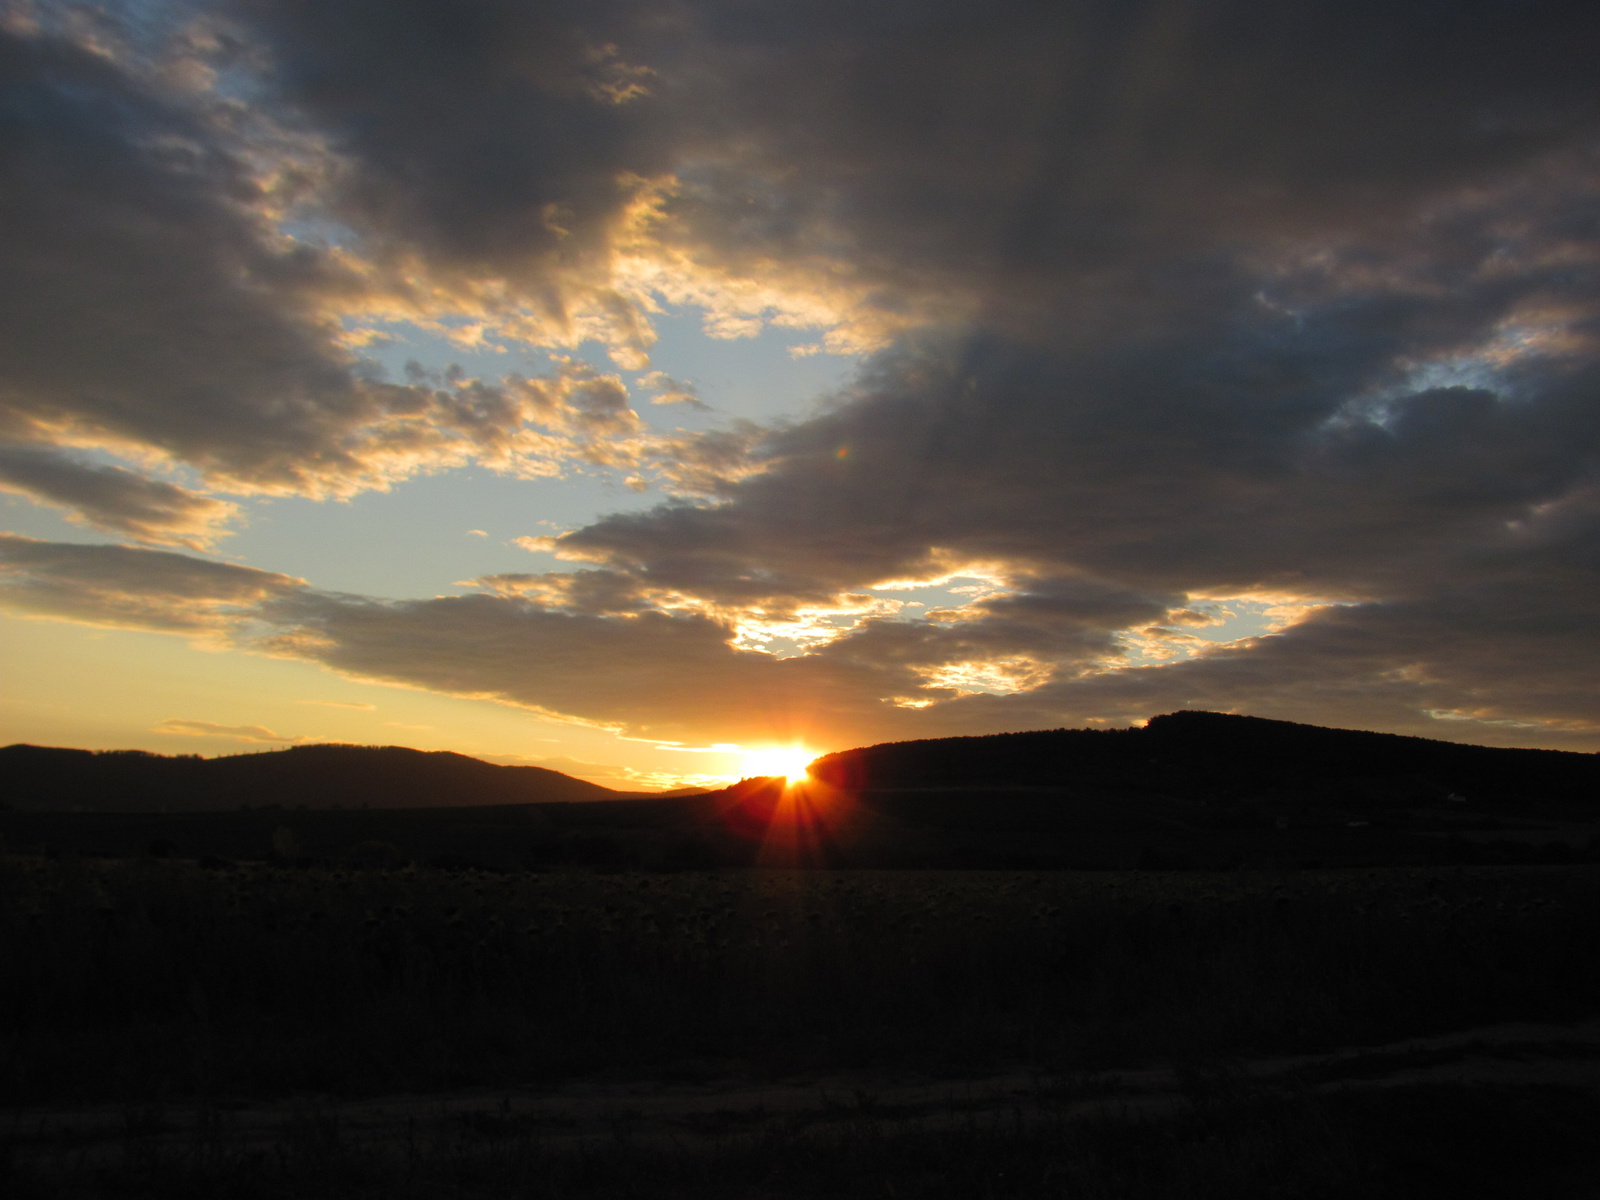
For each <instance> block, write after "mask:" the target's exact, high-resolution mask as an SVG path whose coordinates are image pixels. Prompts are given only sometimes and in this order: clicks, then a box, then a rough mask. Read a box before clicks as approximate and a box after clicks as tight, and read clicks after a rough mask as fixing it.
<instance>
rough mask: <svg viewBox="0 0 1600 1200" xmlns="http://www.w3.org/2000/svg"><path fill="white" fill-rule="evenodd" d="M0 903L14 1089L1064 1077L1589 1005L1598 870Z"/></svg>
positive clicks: (123, 877) (414, 884) (840, 879)
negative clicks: (713, 1074) (849, 1075)
mask: <svg viewBox="0 0 1600 1200" xmlns="http://www.w3.org/2000/svg"><path fill="white" fill-rule="evenodd" d="M0 896H3V904H0V958H3V960H4V961H5V962H6V963H8V964H11V965H12V967H13V969H11V970H8V971H6V972H4V973H3V974H0V1030H3V1032H4V1041H3V1044H0V1093H3V1094H4V1096H5V1098H6V1101H7V1102H8V1103H11V1104H36V1103H40V1102H44V1101H50V1102H69V1101H71V1102H81V1101H88V1100H118V1101H135V1100H149V1099H169V1098H185V1097H188V1098H193V1097H202V1096H206V1095H216V1094H221V1093H225V1092H237V1093H240V1094H247V1095H272V1094H287V1093H293V1092H298V1091H312V1092H322V1093H344V1094H349V1093H375V1092H383V1091H404V1090H427V1089H439V1088H450V1087H458V1086H465V1085H469V1084H470V1085H481V1086H500V1085H505V1084H511V1083H517V1082H527V1081H528V1080H532V1079H550V1078H560V1077H570V1076H572V1075H574V1074H579V1073H585V1072H593V1071H595V1070H601V1069H606V1070H636V1071H637V1070H645V1071H654V1070H662V1069H696V1070H698V1069H701V1067H693V1064H696V1063H699V1064H701V1065H702V1067H703V1065H704V1064H706V1063H728V1062H738V1063H740V1064H743V1067H744V1069H750V1070H755V1071H757V1072H767V1073H782V1072H788V1071H794V1070H821V1069H834V1068H851V1067H865V1066H876V1067H915V1068H917V1069H920V1070H931V1071H941V1072H957V1073H960V1072H967V1071H973V1070H987V1069H992V1068H995V1067H1002V1066H1007V1065H1017V1064H1032V1065H1033V1066H1035V1067H1048V1068H1049V1069H1052V1070H1055V1069H1069V1068H1074V1067H1083V1066H1112V1065H1135V1064H1138V1063H1142V1062H1148V1061H1156V1060H1162V1059H1167V1060H1172V1059H1178V1058H1196V1057H1198V1058H1207V1057H1216V1056H1227V1055H1239V1054H1247V1053H1265V1052H1278V1051H1288V1050H1311V1049H1318V1048H1326V1047H1332V1046H1338V1045H1342V1044H1346V1043H1352V1042H1354V1043H1364V1042H1380V1041H1384V1040H1388V1039H1392V1038H1398V1037H1403V1036H1407V1035H1412V1034H1419V1033H1433V1032H1439V1031H1442V1030H1448V1029H1454V1028H1460V1027H1464V1026H1468V1025H1472V1024H1478V1023H1484V1022H1491V1021H1502V1020H1508V1019H1513V1018H1533V1017H1550V1018H1562V1017H1576V1016H1583V1015H1588V1014H1591V1013H1593V1012H1594V1011H1595V1010H1596V1008H1597V1007H1600V1005H1597V1001H1600V959H1596V957H1595V956H1594V954H1593V953H1592V948H1593V944H1594V937H1595V933H1596V931H1597V929H1600V873H1597V872H1594V871H1591V870H1588V869H1584V868H1577V869H1561V868H1543V869H1541V868H1533V869H1494V868H1475V869H1462V870H1447V871H1426V870H1422V871H1416V870H1408V871H1393V872H1376V873H1359V874H1341V873H1336V872H1326V873H1309V872H1307V873H1296V874H1281V875H1280V874H1261V875H1257V874H1251V873H1243V874H1232V875H1210V874H1200V873H1194V874H1179V875H1174V874H1164V873H1154V872H1151V873H1129V874H1110V873H1106V874H1096V875H1079V874H1071V873H1055V874H1022V873H994V874H990V873H983V872H963V873H926V874H924V873H913V872H897V873H833V872H820V871H813V872H797V871H754V872H733V873H712V874H702V873H687V874H672V875H645V874H590V873H554V874H487V873H482V872H472V871H467V872H445V871H418V870H415V869H404V870H399V871H390V870H382V869H373V870H315V869H309V870H294V869H283V868H278V867H272V866H266V865H257V866H247V867H240V868H235V869H230V870H206V869H202V868H200V867H198V866H196V865H194V864H193V863H189V862H180V861H161V860H147V861H142V862H92V861H71V860H61V861H48V860H41V859H29V858H11V859H9V860H7V861H6V865H5V868H4V873H3V875H0ZM686 1064H688V1066H686Z"/></svg>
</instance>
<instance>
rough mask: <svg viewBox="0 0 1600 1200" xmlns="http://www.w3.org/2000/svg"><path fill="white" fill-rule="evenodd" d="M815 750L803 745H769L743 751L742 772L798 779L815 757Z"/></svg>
mask: <svg viewBox="0 0 1600 1200" xmlns="http://www.w3.org/2000/svg"><path fill="white" fill-rule="evenodd" d="M816 757H817V755H816V751H814V750H808V749H806V747H804V746H770V747H767V748H766V749H764V750H746V751H745V752H744V773H745V775H746V776H747V777H749V776H756V775H768V776H771V775H781V776H783V778H785V779H787V780H795V779H799V778H800V777H801V776H803V775H804V774H805V773H806V767H807V765H808V764H809V763H810V762H811V760H812V759H814V758H816Z"/></svg>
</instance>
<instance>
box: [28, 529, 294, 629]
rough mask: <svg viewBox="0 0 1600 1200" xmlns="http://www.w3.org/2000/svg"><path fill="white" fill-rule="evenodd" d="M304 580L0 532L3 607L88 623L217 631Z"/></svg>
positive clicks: (169, 555)
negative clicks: (264, 601) (45, 540)
mask: <svg viewBox="0 0 1600 1200" xmlns="http://www.w3.org/2000/svg"><path fill="white" fill-rule="evenodd" d="M304 586H305V585H304V582H303V581H302V580H298V579H294V578H292V577H290V576H287V575H279V574H277V573H276V572H272V571H258V570H256V569H254V568H252V567H240V566H234V565H233V564H231V563H218V562H208V561H206V560H204V559H198V558H193V557H190V556H188V555H183V554H176V553H173V552H170V551H162V550H137V549H133V548H131V547H126V546H79V545H69V544H66V543H61V542H44V541H39V540H37V539H34V538H25V537H18V536H17V535H15V534H0V607H4V608H7V609H10V610H12V611H14V612H19V613H23V614H27V615H36V616H51V617H59V618H64V619H66V620H71V621H81V622H84V623H86V624H91V625H108V626H114V627H117V628H125V629H150V630H156V631H159V632H164V633H187V634H222V633H224V632H226V631H230V630H235V629H237V628H239V626H240V623H241V622H246V621H248V620H249V619H250V618H251V616H252V614H253V613H254V612H255V611H256V608H257V606H258V605H259V604H260V603H261V602H262V601H263V600H265V599H266V598H268V597H270V596H274V595H284V594H287V593H290V592H293V591H295V590H297V589H299V588H302V587H304Z"/></svg>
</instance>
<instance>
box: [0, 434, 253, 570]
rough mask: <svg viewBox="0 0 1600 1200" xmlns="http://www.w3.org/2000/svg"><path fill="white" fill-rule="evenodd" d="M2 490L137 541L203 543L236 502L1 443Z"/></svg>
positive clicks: (214, 533)
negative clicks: (69, 512)
mask: <svg viewBox="0 0 1600 1200" xmlns="http://www.w3.org/2000/svg"><path fill="white" fill-rule="evenodd" d="M0 491H10V492H16V493H18V494H20V495H24V496H28V497H29V498H31V499H34V500H38V501H41V502H43V503H46V504H59V505H63V506H66V507H68V508H71V509H73V510H75V517H74V519H76V520H78V521H80V522H81V523H83V524H85V525H90V526H92V527H94V528H96V529H102V530H105V531H106V532H109V533H120V534H124V535H126V536H128V537H131V538H133V539H135V540H136V541H141V542H153V543H156V544H157V545H172V546H183V547H186V548H188V549H190V550H200V549H204V548H206V547H207V546H208V545H210V543H211V542H213V541H214V540H215V539H216V538H218V537H220V536H222V535H223V534H224V533H225V532H226V530H224V529H222V528H221V526H222V525H223V524H224V523H225V522H227V521H229V520H231V519H232V518H233V517H234V516H235V515H236V514H237V512H238V506H237V505H234V504H230V503H228V502H226V501H222V500H216V499H213V498H212V497H210V496H203V495H200V494H198V493H196V492H191V491H189V490H187V489H185V488H181V487H178V486H177V485H176V484H171V483H166V482H163V481H162V480H158V479H149V478H146V477H145V476H142V475H138V474H135V473H134V472H132V471H127V470H124V469H122V468H121V467H114V466H94V465H91V464H88V463H84V462H80V461H76V460H74V459H72V458H70V457H68V456H66V455H64V454H59V453H55V452H52V451H49V450H42V449H37V448H34V447H29V446H8V445H4V444H0Z"/></svg>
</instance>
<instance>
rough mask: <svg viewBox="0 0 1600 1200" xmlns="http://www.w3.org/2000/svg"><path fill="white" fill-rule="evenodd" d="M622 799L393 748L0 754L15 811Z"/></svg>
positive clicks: (4, 794)
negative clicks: (207, 754)
mask: <svg viewBox="0 0 1600 1200" xmlns="http://www.w3.org/2000/svg"><path fill="white" fill-rule="evenodd" d="M625 795H629V793H622V792H616V791H612V790H611V789H609V788H604V787H601V786H600V785H599V784H595V783H588V782H586V781H584V780H581V779H574V778H573V777H572V776H570V775H563V774H562V773H561V772H559V771H550V770H546V769H544V768H542V767H507V766H499V765H496V764H495V763H487V762H484V761H482V760H481V759H476V758H469V757H468V756H467V755H464V754H454V753H451V752H450V751H447V750H438V751H423V750H410V749H407V748H405V747H403V746H344V745H327V744H324V745H315V746H294V747H291V748H289V749H287V750H269V751H265V752H262V753H259V754H234V755H228V756H226V757H222V758H199V757H193V756H186V755H180V756H175V757H173V756H167V755H161V754H149V753H146V752H144V751H140V750H108V751H89V750H69V749H60V748H56V747H47V746H28V745H16V746H6V747H5V748H3V749H0V804H5V805H7V806H9V807H11V808H13V809H22V810H36V811H37V810H52V811H59V812H70V811H78V812H205V811H228V810H234V809H238V808H243V807H250V808H257V807H263V806H266V805H282V806H284V807H300V806H304V807H306V808H335V807H342V808H363V807H365V808H455V807H464V806H474V807H476V806H481V805H504V804H539V803H548V802H552V801H586V800H614V799H620V798H623V797H624V796H625Z"/></svg>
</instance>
